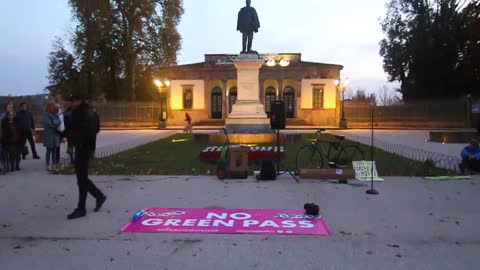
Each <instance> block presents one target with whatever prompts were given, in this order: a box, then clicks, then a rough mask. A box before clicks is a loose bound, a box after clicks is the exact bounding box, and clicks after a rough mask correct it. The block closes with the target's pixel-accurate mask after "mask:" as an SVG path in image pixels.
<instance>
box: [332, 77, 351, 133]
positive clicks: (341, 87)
mask: <svg viewBox="0 0 480 270" xmlns="http://www.w3.org/2000/svg"><path fill="white" fill-rule="evenodd" d="M349 83H350V80H349V79H348V78H346V79H343V80H342V79H340V78H339V79H338V80H335V85H336V86H337V91H341V92H342V115H341V118H340V128H344V129H346V128H347V127H348V125H347V119H345V91H346V90H347V86H348V84H349Z"/></svg>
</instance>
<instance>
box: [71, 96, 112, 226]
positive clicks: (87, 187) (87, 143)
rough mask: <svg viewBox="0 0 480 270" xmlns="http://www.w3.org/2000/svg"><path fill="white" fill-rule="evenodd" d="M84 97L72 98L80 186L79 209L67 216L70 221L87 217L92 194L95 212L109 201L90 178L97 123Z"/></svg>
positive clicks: (76, 172)
mask: <svg viewBox="0 0 480 270" xmlns="http://www.w3.org/2000/svg"><path fill="white" fill-rule="evenodd" d="M85 100H86V98H85V97H84V96H82V95H78V94H76V95H73V96H72V107H73V111H72V116H71V119H70V129H71V138H72V143H73V146H74V148H75V174H76V176H77V184H78V204H77V208H76V209H75V210H74V211H73V212H72V213H71V214H69V215H68V216H67V218H68V219H77V218H81V217H84V216H86V214H87V210H86V201H87V195H88V193H90V194H91V195H92V196H93V197H94V198H95V199H96V205H95V209H94V211H95V212H98V211H99V210H100V208H101V207H102V205H103V204H104V203H105V201H106V200H107V196H105V195H104V194H103V193H102V192H101V191H100V190H99V189H98V188H97V187H96V186H95V184H94V183H93V182H92V180H90V179H89V178H88V166H89V161H90V158H91V156H92V152H93V151H94V147H95V146H94V142H95V136H96V134H97V127H96V126H97V123H96V118H95V113H94V111H93V109H92V108H91V107H90V106H89V105H88V104H87V103H86V102H85Z"/></svg>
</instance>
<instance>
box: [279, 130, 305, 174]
mask: <svg viewBox="0 0 480 270" xmlns="http://www.w3.org/2000/svg"><path fill="white" fill-rule="evenodd" d="M280 166H282V167H283V169H284V170H285V171H284V172H280ZM285 173H288V174H290V175H291V176H292V177H293V179H295V181H297V183H300V181H299V180H298V178H297V177H296V176H295V174H294V173H293V172H292V171H290V169H289V168H288V167H287V166H286V165H285V164H284V163H283V162H282V161H281V160H280V129H277V176H280V175H282V174H285Z"/></svg>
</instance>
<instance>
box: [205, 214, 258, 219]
mask: <svg viewBox="0 0 480 270" xmlns="http://www.w3.org/2000/svg"><path fill="white" fill-rule="evenodd" d="M227 217H228V213H222V214H221V215H219V214H217V213H208V214H207V219H213V218H217V219H226V218H227ZM251 217H252V215H250V214H247V213H232V214H230V218H233V219H236V220H245V219H249V218H251Z"/></svg>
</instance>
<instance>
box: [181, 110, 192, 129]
mask: <svg viewBox="0 0 480 270" xmlns="http://www.w3.org/2000/svg"><path fill="white" fill-rule="evenodd" d="M185 122H186V125H185V128H183V131H184V132H185V133H192V129H193V127H192V117H191V116H190V114H188V113H185Z"/></svg>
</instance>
